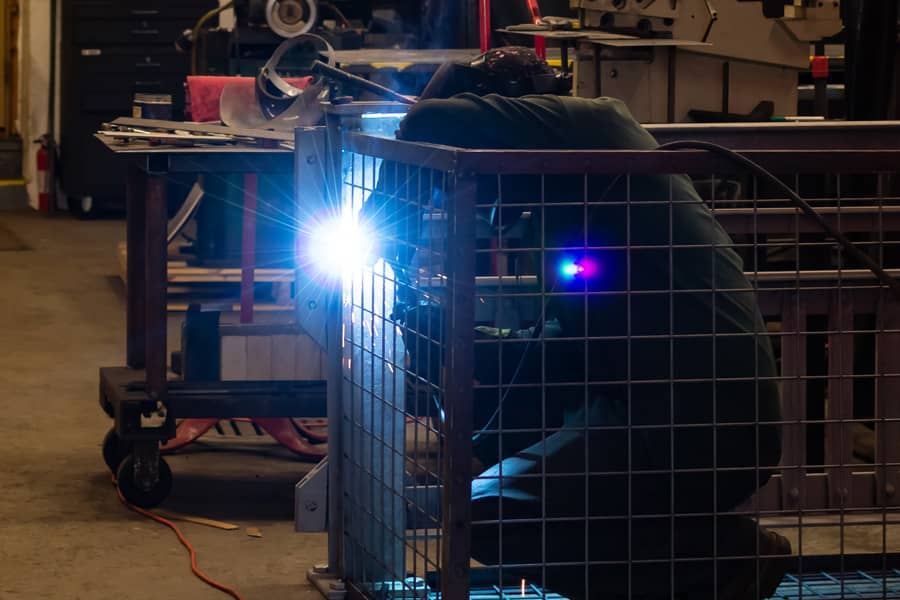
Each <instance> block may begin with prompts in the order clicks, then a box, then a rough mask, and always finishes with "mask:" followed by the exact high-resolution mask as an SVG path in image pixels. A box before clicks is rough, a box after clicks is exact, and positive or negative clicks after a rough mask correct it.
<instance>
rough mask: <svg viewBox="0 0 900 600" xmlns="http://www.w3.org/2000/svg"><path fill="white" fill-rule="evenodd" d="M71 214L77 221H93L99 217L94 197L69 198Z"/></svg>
mask: <svg viewBox="0 0 900 600" xmlns="http://www.w3.org/2000/svg"><path fill="white" fill-rule="evenodd" d="M66 200H67V202H68V204H69V212H70V213H72V216H74V217H75V218H76V219H92V218H94V217H95V216H97V210H96V207H95V206H94V198H93V197H92V196H69V197H68V198H67V199H66Z"/></svg>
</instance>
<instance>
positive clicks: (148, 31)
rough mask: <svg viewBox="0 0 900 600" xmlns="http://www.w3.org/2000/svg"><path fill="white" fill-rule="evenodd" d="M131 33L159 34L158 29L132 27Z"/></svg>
mask: <svg viewBox="0 0 900 600" xmlns="http://www.w3.org/2000/svg"><path fill="white" fill-rule="evenodd" d="M131 34H132V35H159V29H132V30H131Z"/></svg>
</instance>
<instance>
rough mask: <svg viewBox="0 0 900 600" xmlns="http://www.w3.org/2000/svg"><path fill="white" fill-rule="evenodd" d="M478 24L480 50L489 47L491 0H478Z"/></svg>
mask: <svg viewBox="0 0 900 600" xmlns="http://www.w3.org/2000/svg"><path fill="white" fill-rule="evenodd" d="M478 24H479V26H480V28H481V31H480V37H481V51H482V52H487V51H488V50H490V49H491V0H478Z"/></svg>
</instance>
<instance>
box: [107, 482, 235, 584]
mask: <svg viewBox="0 0 900 600" xmlns="http://www.w3.org/2000/svg"><path fill="white" fill-rule="evenodd" d="M113 485H116V478H115V477H113ZM116 493H117V494H118V495H119V500H120V501H121V502H122V504H124V505H125V506H126V507H127V508H129V509H131V510H133V511H134V512H136V513H137V514H139V515H141V516H144V517H147V518H148V519H150V520H152V521H156V522H157V523H159V524H161V525H165V526H166V527H168V528H169V529H171V530H172V531H174V532H175V535H176V536H177V537H178V541H179V542H181V545H182V546H184V547H185V548H186V549H187V551H188V553H189V554H190V555H191V572H192V573H193V574H194V575H196V576H197V578H198V579H199V580H200V581H202V582H203V583H205V584H206V585H208V586H210V587H213V588H215V589H217V590H219V591H220V592H224V593H226V594H228V595H229V596H231V597H232V598H234V600H244V597H243V596H241V594H240V592H238V591H237V590H236V589H234V588H230V587H228V586H227V585H225V584H224V583H219V582H218V581H216V580H215V579H213V578H212V577H210V576H208V575H207V574H206V573H204V572H203V571H201V570H200V567H198V566H197V551H196V550H194V547H193V546H192V545H191V543H190V542H189V541H188V539H187V538H186V537H184V534H183V533H181V530H180V529H179V528H178V525H176V524H175V523H173V522H172V521H170V520H168V519H164V518H163V517H160V516H159V515H154V514H153V513H152V512H150V511H147V510H144V509H143V508H140V507H138V506H135V505H134V504H132V503H130V502H129V501H128V500H126V499H125V496H123V495H122V492H121V491H119V488H118V486H117V487H116Z"/></svg>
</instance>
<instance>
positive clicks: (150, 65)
mask: <svg viewBox="0 0 900 600" xmlns="http://www.w3.org/2000/svg"><path fill="white" fill-rule="evenodd" d="M134 67H135V68H136V69H158V68H159V67H160V64H159V63H156V62H139V63H134Z"/></svg>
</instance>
